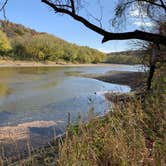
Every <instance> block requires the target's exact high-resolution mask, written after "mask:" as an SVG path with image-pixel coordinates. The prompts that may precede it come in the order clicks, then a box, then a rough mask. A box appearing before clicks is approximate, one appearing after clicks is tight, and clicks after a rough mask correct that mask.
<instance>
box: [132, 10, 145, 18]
mask: <svg viewBox="0 0 166 166" xmlns="http://www.w3.org/2000/svg"><path fill="white" fill-rule="evenodd" d="M129 15H130V16H131V17H143V18H145V17H147V14H146V13H145V12H143V11H140V10H139V9H134V10H131V11H130V12H129Z"/></svg>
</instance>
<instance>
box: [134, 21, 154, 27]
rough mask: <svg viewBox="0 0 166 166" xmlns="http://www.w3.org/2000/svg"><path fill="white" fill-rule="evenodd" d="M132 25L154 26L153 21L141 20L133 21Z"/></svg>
mask: <svg viewBox="0 0 166 166" xmlns="http://www.w3.org/2000/svg"><path fill="white" fill-rule="evenodd" d="M134 25H137V26H139V27H153V26H155V25H154V23H153V22H143V21H135V22H134Z"/></svg>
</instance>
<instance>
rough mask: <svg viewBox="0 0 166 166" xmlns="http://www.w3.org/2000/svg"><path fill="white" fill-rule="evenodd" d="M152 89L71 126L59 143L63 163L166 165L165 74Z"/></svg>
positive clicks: (71, 165)
mask: <svg viewBox="0 0 166 166" xmlns="http://www.w3.org/2000/svg"><path fill="white" fill-rule="evenodd" d="M165 73H166V72H165V68H164V69H163V70H160V72H159V73H157V76H156V80H155V81H154V82H153V90H151V91H150V92H146V93H145V94H144V95H142V97H140V96H139V97H136V98H133V99H132V100H131V101H129V102H125V101H124V102H123V103H122V102H121V103H116V104H114V107H113V109H112V110H110V112H109V113H108V114H107V115H106V116H104V117H100V118H93V119H92V118H90V121H89V122H88V123H87V124H83V123H82V122H81V121H80V123H79V125H76V126H70V127H69V128H68V129H67V131H66V138H65V140H64V141H63V142H62V143H61V144H60V149H59V160H58V164H59V165H60V166H97V165H101V166H107V165H124V166H125V165H132V166H137V165H154V166H156V165H159V166H160V165H161V166H162V165H166V75H165Z"/></svg>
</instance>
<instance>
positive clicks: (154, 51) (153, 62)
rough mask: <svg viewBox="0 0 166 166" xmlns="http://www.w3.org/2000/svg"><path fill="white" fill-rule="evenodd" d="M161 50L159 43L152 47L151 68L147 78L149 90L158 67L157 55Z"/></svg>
mask: <svg viewBox="0 0 166 166" xmlns="http://www.w3.org/2000/svg"><path fill="white" fill-rule="evenodd" d="M159 51H160V46H159V44H157V45H154V46H153V48H152V54H151V57H150V70H149V76H148V80H147V90H150V89H151V85H152V80H153V76H154V73H155V69H156V57H157V54H159Z"/></svg>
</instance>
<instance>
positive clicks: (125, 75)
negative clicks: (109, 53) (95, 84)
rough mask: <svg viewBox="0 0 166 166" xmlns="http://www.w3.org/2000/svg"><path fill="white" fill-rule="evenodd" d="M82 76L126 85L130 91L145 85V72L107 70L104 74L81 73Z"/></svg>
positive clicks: (137, 89)
mask: <svg viewBox="0 0 166 166" xmlns="http://www.w3.org/2000/svg"><path fill="white" fill-rule="evenodd" d="M82 76H83V77H87V78H92V79H96V80H100V81H104V82H108V83H112V84H118V85H126V86H129V87H130V88H131V92H132V91H139V90H141V89H143V88H144V86H145V77H146V73H145V72H133V71H109V72H106V73H105V74H82Z"/></svg>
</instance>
